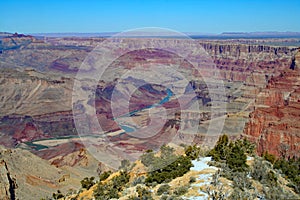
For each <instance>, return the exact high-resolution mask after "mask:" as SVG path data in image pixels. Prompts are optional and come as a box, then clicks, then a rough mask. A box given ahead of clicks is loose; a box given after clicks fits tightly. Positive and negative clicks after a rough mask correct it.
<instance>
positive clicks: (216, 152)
mask: <svg viewBox="0 0 300 200" xmlns="http://www.w3.org/2000/svg"><path fill="white" fill-rule="evenodd" d="M228 142H229V138H228V136H227V135H222V136H221V137H220V138H219V140H218V142H217V144H216V145H215V147H214V148H213V149H212V150H211V151H210V152H209V155H210V156H211V157H212V159H213V160H215V161H220V160H226V156H227V152H228Z"/></svg>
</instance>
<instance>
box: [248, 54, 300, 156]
mask: <svg viewBox="0 0 300 200" xmlns="http://www.w3.org/2000/svg"><path fill="white" fill-rule="evenodd" d="M299 56H300V51H299V52H298V53H297V54H296V56H295V57H296V63H298V62H299ZM244 135H245V136H246V137H248V138H249V139H250V140H252V141H254V142H255V143H256V144H257V151H258V153H259V154H262V153H264V152H266V151H268V152H269V153H271V154H274V155H276V156H283V157H293V156H295V157H300V145H299V144H300V70H299V66H298V65H296V67H295V68H294V70H291V69H289V70H285V71H283V72H281V73H280V75H279V76H278V77H275V78H272V79H271V80H270V81H269V83H268V85H267V87H266V88H265V89H264V90H263V91H262V93H261V94H260V95H259V96H258V97H257V101H256V109H255V110H254V111H253V112H252V113H251V114H250V121H249V122H248V124H247V125H246V127H245V130H244Z"/></svg>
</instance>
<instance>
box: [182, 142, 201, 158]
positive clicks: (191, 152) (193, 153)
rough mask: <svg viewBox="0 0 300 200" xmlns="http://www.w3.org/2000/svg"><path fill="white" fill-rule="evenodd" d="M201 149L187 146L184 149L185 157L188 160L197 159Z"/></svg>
mask: <svg viewBox="0 0 300 200" xmlns="http://www.w3.org/2000/svg"><path fill="white" fill-rule="evenodd" d="M200 152H201V149H200V148H199V147H197V146H196V145H193V146H188V147H186V148H185V155H186V156H188V157H189V158H190V159H192V160H195V159H197V158H198V157H199V155H200Z"/></svg>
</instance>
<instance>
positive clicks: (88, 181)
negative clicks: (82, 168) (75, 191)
mask: <svg viewBox="0 0 300 200" xmlns="http://www.w3.org/2000/svg"><path fill="white" fill-rule="evenodd" d="M94 180H95V177H91V178H88V177H85V178H84V179H83V180H81V181H80V183H81V187H82V188H85V189H87V190H88V189H90V188H91V187H92V186H93V185H94V184H95V182H94Z"/></svg>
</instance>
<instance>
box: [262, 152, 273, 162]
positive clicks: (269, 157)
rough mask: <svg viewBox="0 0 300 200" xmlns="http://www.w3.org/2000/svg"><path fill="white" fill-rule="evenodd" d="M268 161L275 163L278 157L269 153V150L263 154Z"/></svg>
mask: <svg viewBox="0 0 300 200" xmlns="http://www.w3.org/2000/svg"><path fill="white" fill-rule="evenodd" d="M262 157H263V158H264V159H265V160H266V161H269V162H270V163H272V164H274V163H275V161H276V157H275V156H274V155H272V154H269V153H268V152H265V153H264V154H263V156H262Z"/></svg>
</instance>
